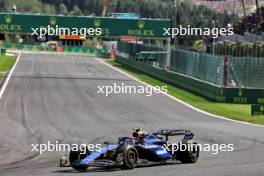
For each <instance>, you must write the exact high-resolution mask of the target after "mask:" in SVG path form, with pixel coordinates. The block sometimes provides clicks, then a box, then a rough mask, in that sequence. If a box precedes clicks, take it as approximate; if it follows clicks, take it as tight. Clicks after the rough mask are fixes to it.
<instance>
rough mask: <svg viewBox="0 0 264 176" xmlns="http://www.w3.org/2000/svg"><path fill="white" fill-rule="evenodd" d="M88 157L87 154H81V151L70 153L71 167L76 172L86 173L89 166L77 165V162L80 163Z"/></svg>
mask: <svg viewBox="0 0 264 176" xmlns="http://www.w3.org/2000/svg"><path fill="white" fill-rule="evenodd" d="M86 156H87V153H86V154H81V152H80V151H79V150H78V151H70V154H69V161H70V165H71V167H72V168H73V169H75V170H79V171H85V170H86V169H87V168H88V166H87V165H79V164H75V162H76V161H80V160H81V159H84V158H85V157H86Z"/></svg>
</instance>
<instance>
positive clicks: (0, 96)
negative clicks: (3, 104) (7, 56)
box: [0, 53, 21, 100]
mask: <svg viewBox="0 0 264 176" xmlns="http://www.w3.org/2000/svg"><path fill="white" fill-rule="evenodd" d="M20 57H21V53H19V55H18V57H17V60H16V62H15V64H14V65H13V67H12V69H11V71H10V72H9V74H8V76H7V78H6V80H5V82H4V85H3V87H2V89H1V91H0V100H1V98H2V96H3V94H4V92H5V89H6V86H7V84H8V82H9V80H10V78H11V76H12V74H13V72H14V70H15V68H16V65H17V63H18V61H19V60H20Z"/></svg>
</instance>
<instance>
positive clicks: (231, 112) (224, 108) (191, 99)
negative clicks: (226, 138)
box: [107, 61, 264, 125]
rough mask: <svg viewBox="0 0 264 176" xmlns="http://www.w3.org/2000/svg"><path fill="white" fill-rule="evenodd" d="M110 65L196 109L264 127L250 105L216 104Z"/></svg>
mask: <svg viewBox="0 0 264 176" xmlns="http://www.w3.org/2000/svg"><path fill="white" fill-rule="evenodd" d="M107 62H108V63H109V64H111V65H113V66H115V67H118V68H119V69H121V70H123V71H125V72H126V73H128V74H130V75H132V76H134V77H136V78H137V79H139V80H141V81H143V82H145V83H148V84H150V85H152V86H167V87H168V93H169V94H170V95H172V96H174V97H176V98H178V99H180V100H182V101H184V102H186V103H188V104H190V105H192V106H194V107H196V108H199V109H202V110H204V111H207V112H210V113H212V114H215V115H220V116H224V117H227V118H230V119H235V120H240V121H245V122H249V123H255V124H262V125H264V115H261V116H251V114H250V113H251V110H250V109H251V108H250V105H244V104H230V103H215V102H212V101H209V100H207V99H205V98H202V97H200V96H197V95H195V94H192V93H190V92H188V91H185V90H183V89H180V88H177V87H175V86H172V85H171V84H167V83H165V82H162V81H160V80H158V79H155V78H153V77H151V76H148V75H146V74H144V73H143V72H141V71H138V70H135V69H133V68H131V67H128V66H126V65H123V64H120V63H118V62H116V61H107Z"/></svg>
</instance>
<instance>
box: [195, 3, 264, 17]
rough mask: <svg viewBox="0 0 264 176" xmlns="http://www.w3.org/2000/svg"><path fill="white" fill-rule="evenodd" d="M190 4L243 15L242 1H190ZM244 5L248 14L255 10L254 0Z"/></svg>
mask: <svg viewBox="0 0 264 176" xmlns="http://www.w3.org/2000/svg"><path fill="white" fill-rule="evenodd" d="M192 2H193V3H194V4H195V5H205V6H207V7H208V8H210V9H212V10H214V11H217V12H219V13H224V12H225V11H227V12H229V13H235V14H238V15H239V16H242V15H243V4H242V0H192ZM263 4H264V2H260V5H263ZM245 5H246V11H247V12H248V13H251V12H252V11H253V10H255V8H256V6H255V0H245Z"/></svg>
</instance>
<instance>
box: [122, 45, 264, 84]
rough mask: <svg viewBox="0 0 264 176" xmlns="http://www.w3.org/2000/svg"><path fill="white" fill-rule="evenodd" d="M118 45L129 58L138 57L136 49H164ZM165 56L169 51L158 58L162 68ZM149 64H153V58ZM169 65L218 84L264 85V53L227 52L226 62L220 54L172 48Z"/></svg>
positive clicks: (188, 74) (179, 71) (142, 50)
mask: <svg viewBox="0 0 264 176" xmlns="http://www.w3.org/2000/svg"><path fill="white" fill-rule="evenodd" d="M117 48H118V51H119V52H120V53H122V54H125V56H126V57H127V58H130V59H136V55H137V53H140V52H144V51H165V49H163V48H158V47H153V46H148V45H142V44H140V45H139V44H133V43H122V42H119V43H118V47H117ZM123 56H124V55H123ZM165 60H166V55H165V54H163V55H160V56H159V57H158V58H157V59H156V62H157V63H158V64H157V66H159V67H161V68H163V67H164V64H165ZM154 62H155V61H154ZM150 64H152V65H153V62H150ZM170 68H171V70H172V71H173V72H177V73H180V74H183V75H187V76H190V77H192V78H196V79H199V80H203V81H206V82H208V83H212V84H215V85H219V86H225V87H249V88H264V57H234V56H228V61H227V62H226V64H225V62H224V56H221V55H218V56H214V55H211V54H204V53H197V52H191V51H186V50H180V49H173V50H172V51H171V62H170ZM225 73H226V76H225Z"/></svg>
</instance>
